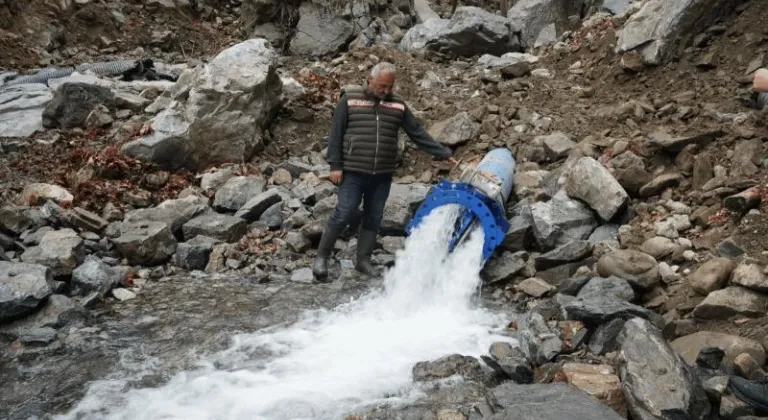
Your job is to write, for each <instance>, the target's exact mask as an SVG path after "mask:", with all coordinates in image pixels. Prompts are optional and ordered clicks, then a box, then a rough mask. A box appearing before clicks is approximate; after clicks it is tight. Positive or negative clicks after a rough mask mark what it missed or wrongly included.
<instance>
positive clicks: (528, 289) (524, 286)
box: [517, 277, 556, 298]
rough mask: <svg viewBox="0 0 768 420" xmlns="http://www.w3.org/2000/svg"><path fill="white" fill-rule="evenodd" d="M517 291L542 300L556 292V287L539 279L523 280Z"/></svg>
mask: <svg viewBox="0 0 768 420" xmlns="http://www.w3.org/2000/svg"><path fill="white" fill-rule="evenodd" d="M517 289H518V290H520V291H521V292H523V293H525V294H527V295H530V296H533V297H535V298H540V297H542V296H545V295H547V294H549V293H552V292H554V291H555V290H556V288H555V286H553V285H551V284H549V283H547V282H546V281H544V280H542V279H540V278H537V277H531V278H529V279H525V280H523V281H522V282H520V284H518V285H517Z"/></svg>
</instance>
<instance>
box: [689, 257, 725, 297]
mask: <svg viewBox="0 0 768 420" xmlns="http://www.w3.org/2000/svg"><path fill="white" fill-rule="evenodd" d="M733 269H734V264H733V261H731V260H729V259H727V258H722V257H717V258H713V259H711V260H709V261H707V262H705V263H704V264H702V265H701V267H699V268H698V269H697V270H696V271H694V272H693V274H691V275H690V277H688V282H689V284H690V285H691V289H693V291H694V292H696V293H698V294H700V295H705V296H706V295H708V294H710V293H711V292H714V291H715V290H718V289H721V288H722V287H723V286H725V284H726V282H727V281H728V278H729V277H730V276H731V272H732V271H733Z"/></svg>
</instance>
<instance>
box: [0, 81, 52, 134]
mask: <svg viewBox="0 0 768 420" xmlns="http://www.w3.org/2000/svg"><path fill="white" fill-rule="evenodd" d="M51 99H53V94H52V93H51V91H50V90H49V89H48V87H47V86H46V85H44V84H42V83H40V84H37V83H35V84H19V85H15V86H6V87H4V88H3V91H2V92H0V133H3V134H2V135H3V137H29V136H31V135H32V134H34V133H36V132H38V131H43V130H44V128H43V111H44V110H45V108H46V106H47V105H48V103H49V102H50V101H51Z"/></svg>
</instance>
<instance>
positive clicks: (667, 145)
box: [648, 0, 723, 152]
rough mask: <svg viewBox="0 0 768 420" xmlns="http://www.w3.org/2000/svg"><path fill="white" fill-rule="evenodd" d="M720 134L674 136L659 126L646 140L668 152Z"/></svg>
mask: <svg viewBox="0 0 768 420" xmlns="http://www.w3.org/2000/svg"><path fill="white" fill-rule="evenodd" d="M654 2H658V0H654ZM675 2H679V0H675V1H673V2H672V3H675ZM722 135H723V131H721V130H716V131H708V132H703V133H699V134H691V135H687V136H685V135H683V136H674V135H672V134H670V133H669V132H668V131H667V130H666V129H665V128H660V129H658V130H656V131H654V132H653V133H651V134H650V135H649V136H648V142H649V143H650V144H652V145H654V146H657V147H660V148H662V149H664V150H667V151H670V152H680V151H681V150H683V149H684V148H685V147H686V146H688V145H690V144H696V145H699V146H705V145H707V144H709V143H710V142H711V141H712V140H714V139H716V138H718V137H720V136H722Z"/></svg>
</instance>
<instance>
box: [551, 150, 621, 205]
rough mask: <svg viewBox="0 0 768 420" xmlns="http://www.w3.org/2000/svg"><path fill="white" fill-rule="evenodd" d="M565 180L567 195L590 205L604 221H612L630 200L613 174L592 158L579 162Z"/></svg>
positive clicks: (569, 170)
mask: <svg viewBox="0 0 768 420" xmlns="http://www.w3.org/2000/svg"><path fill="white" fill-rule="evenodd" d="M565 178H566V179H565V191H566V193H568V195H569V196H571V197H573V198H578V199H580V200H582V201H584V202H585V203H587V204H589V206H590V207H591V208H592V209H594V210H595V212H597V214H598V215H599V216H600V218H602V219H603V220H611V219H612V218H613V217H614V216H615V215H616V214H617V213H619V211H621V210H622V209H624V207H625V206H626V204H627V200H628V199H629V195H628V194H627V192H626V191H624V188H623V187H622V186H621V184H619V182H618V181H616V178H614V177H613V175H612V174H611V172H610V171H608V169H606V168H605V167H604V166H603V165H601V164H600V163H599V162H598V161H596V160H595V159H593V158H591V157H583V158H581V159H579V160H577V161H576V162H575V163H574V164H573V165H571V166H570V168H568V169H567V172H566V174H565Z"/></svg>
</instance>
